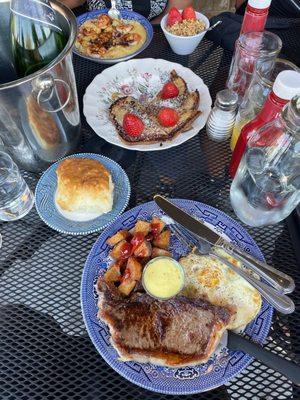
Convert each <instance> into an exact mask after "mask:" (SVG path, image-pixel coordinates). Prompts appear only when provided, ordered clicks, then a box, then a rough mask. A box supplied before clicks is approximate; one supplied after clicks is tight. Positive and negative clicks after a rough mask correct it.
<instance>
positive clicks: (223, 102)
mask: <svg viewBox="0 0 300 400" xmlns="http://www.w3.org/2000/svg"><path fill="white" fill-rule="evenodd" d="M237 101H238V96H237V94H236V93H234V92H232V91H231V90H229V89H224V90H221V91H220V92H218V93H217V96H216V101H215V104H214V107H213V109H212V110H211V112H210V114H209V117H208V120H207V123H206V132H207V135H208V137H209V138H210V139H212V140H215V141H216V142H221V141H223V140H226V139H228V138H229V137H230V135H231V133H232V129H233V126H234V121H235V115H236V109H237Z"/></svg>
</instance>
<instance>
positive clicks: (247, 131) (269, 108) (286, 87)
mask: <svg viewBox="0 0 300 400" xmlns="http://www.w3.org/2000/svg"><path fill="white" fill-rule="evenodd" d="M298 93H300V72H297V71H291V70H287V71H282V72H280V73H279V74H278V75H277V78H276V79H275V82H274V84H273V90H272V92H271V93H269V95H268V97H267V99H266V102H265V104H264V106H263V108H262V110H261V111H260V113H259V114H258V115H257V116H256V117H255V118H254V119H253V120H252V121H250V122H248V124H246V125H245V126H244V127H243V129H242V130H241V133H240V136H239V138H238V141H237V143H236V146H235V148H234V151H233V153H232V157H231V161H230V164H229V173H230V175H231V177H232V178H234V176H235V174H236V171H237V169H238V167H239V164H240V161H241V159H242V157H243V154H244V152H245V149H246V146H247V142H248V140H249V138H250V137H251V135H252V134H253V132H256V131H257V130H258V129H259V128H260V127H261V126H263V125H264V124H266V123H267V122H270V121H272V120H273V119H274V118H276V117H277V116H278V115H279V114H280V112H281V111H282V109H283V107H284V105H285V104H286V103H287V102H288V101H290V100H291V99H292V98H293V97H294V96H295V95H296V94H298Z"/></svg>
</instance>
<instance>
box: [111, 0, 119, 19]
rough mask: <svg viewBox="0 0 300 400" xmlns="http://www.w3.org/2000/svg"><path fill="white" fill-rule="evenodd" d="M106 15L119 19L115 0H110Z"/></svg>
mask: <svg viewBox="0 0 300 400" xmlns="http://www.w3.org/2000/svg"><path fill="white" fill-rule="evenodd" d="M108 15H109V16H110V18H115V19H121V13H120V11H119V10H118V9H117V6H116V0H111V7H110V9H109V10H108Z"/></svg>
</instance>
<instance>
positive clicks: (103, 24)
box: [98, 14, 111, 29]
mask: <svg viewBox="0 0 300 400" xmlns="http://www.w3.org/2000/svg"><path fill="white" fill-rule="evenodd" d="M109 25H111V19H110V17H109V16H108V15H106V14H102V15H100V16H99V17H98V27H99V28H100V29H106V28H107V27H108V26H109Z"/></svg>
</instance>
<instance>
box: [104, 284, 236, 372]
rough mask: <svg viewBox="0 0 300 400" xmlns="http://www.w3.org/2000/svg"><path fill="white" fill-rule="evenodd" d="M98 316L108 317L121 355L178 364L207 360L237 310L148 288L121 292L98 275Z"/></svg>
mask: <svg viewBox="0 0 300 400" xmlns="http://www.w3.org/2000/svg"><path fill="white" fill-rule="evenodd" d="M97 286H98V291H99V313H98V317H99V318H100V319H101V320H103V321H104V322H106V323H107V324H108V326H109V329H110V333H111V342H112V344H113V346H114V347H115V348H116V350H117V351H118V353H119V355H120V357H121V360H122V361H128V360H134V361H138V362H151V363H153V364H159V365H165V366H170V367H179V366H187V365H195V364H200V363H204V362H206V361H207V360H208V359H209V357H210V355H211V354H212V353H213V352H214V350H215V348H216V346H217V344H218V342H219V339H220V337H221V336H222V334H223V332H224V330H225V329H226V326H227V325H228V324H229V323H230V321H231V319H232V318H233V314H234V311H233V310H230V309H228V308H225V307H219V306H214V305H212V304H210V303H208V302H207V301H204V300H195V299H188V298H187V297H184V296H177V297H175V298H173V299H171V300H168V301H159V300H156V299H154V298H152V297H150V296H149V295H148V294H146V293H134V294H133V295H132V296H131V297H130V298H122V297H120V295H119V294H118V291H117V290H116V288H114V287H109V286H107V284H105V283H104V281H103V280H102V278H99V280H98V284H97Z"/></svg>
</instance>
